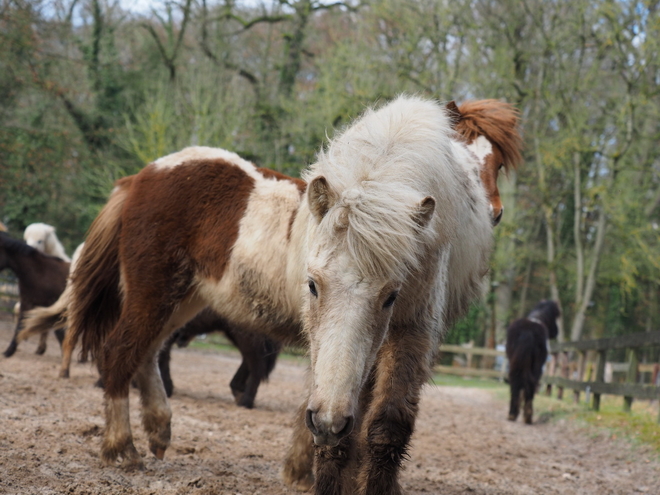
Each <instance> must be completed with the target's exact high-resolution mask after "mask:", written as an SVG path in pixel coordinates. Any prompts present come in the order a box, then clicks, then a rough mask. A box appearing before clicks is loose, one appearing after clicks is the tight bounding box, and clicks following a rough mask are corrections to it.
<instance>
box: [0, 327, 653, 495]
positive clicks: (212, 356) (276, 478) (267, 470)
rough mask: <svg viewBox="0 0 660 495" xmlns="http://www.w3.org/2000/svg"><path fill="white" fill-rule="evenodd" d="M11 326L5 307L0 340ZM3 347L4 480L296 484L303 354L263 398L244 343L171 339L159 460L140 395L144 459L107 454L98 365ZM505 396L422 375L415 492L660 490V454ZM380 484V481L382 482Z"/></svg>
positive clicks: (139, 440)
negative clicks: (254, 387)
mask: <svg viewBox="0 0 660 495" xmlns="http://www.w3.org/2000/svg"><path fill="white" fill-rule="evenodd" d="M10 332H11V326H10V323H9V322H7V321H0V350H3V349H4V348H5V347H6V346H7V344H8V342H9V338H10ZM35 348H36V342H32V341H30V342H27V343H23V344H22V345H21V346H20V347H19V350H18V352H17V353H16V355H15V356H14V357H12V358H10V359H5V358H4V357H0V493H7V494H40V495H44V494H60V493H66V494H77V495H82V494H112V495H114V494H141V495H146V494H159V495H160V494H166V495H167V494H200V495H211V494H232V495H236V494H241V495H256V494H261V495H279V494H285V493H295V492H292V491H291V490H288V489H287V488H286V487H285V486H284V485H283V483H282V482H281V480H280V468H281V463H282V459H283V457H284V454H285V452H286V449H287V445H288V441H289V437H290V434H291V420H292V416H293V413H294V411H295V409H296V407H297V405H298V402H299V400H300V396H301V389H302V383H303V377H304V373H305V368H304V365H302V364H299V363H296V362H292V361H290V360H280V361H279V362H278V364H277V367H276V369H275V371H274V372H273V374H272V377H271V380H270V382H269V383H268V384H265V385H262V387H261V389H260V390H259V394H258V396H257V403H256V408H255V409H254V410H245V409H241V408H238V407H236V406H235V405H234V402H233V398H232V395H231V393H230V390H229V386H228V383H229V380H230V379H231V376H232V375H233V373H234V371H235V370H236V368H237V367H238V364H239V357H238V354H237V353H231V352H227V353H224V354H218V353H211V352H203V351H200V350H191V349H184V350H175V351H174V354H173V359H172V376H173V379H174V382H175V386H176V390H175V394H174V396H173V397H172V400H171V405H172V411H173V420H172V445H171V447H170V449H169V450H168V451H167V454H166V456H165V460H164V461H158V460H156V459H155V458H154V457H153V456H152V455H151V453H149V454H148V455H147V447H146V439H145V437H144V435H143V433H142V428H141V426H140V422H139V411H138V407H137V404H138V399H137V396H136V394H135V392H131V403H132V404H133V408H132V411H131V418H132V425H133V433H134V436H135V444H136V447H137V448H138V450H139V451H140V452H141V453H142V454H143V455H145V456H146V469H145V470H144V471H141V472H135V473H126V472H123V471H121V470H119V469H116V468H108V467H103V466H102V465H101V462H100V460H99V457H98V453H99V446H100V442H101V434H102V430H103V417H102V415H101V414H102V393H101V390H99V389H98V388H94V387H93V383H94V381H95V380H96V375H95V372H94V369H93V368H92V367H91V366H89V365H88V364H78V363H76V364H74V366H73V368H72V377H71V379H69V380H61V379H58V378H57V369H58V364H59V348H58V346H57V344H56V342H55V339H54V338H53V337H52V336H50V337H49V348H48V351H47V353H46V355H44V356H36V355H34V350H35ZM506 412H507V410H506V404H505V403H504V402H503V401H502V400H501V399H500V400H497V399H496V398H494V397H493V396H492V394H491V393H489V392H488V391H484V390H477V389H463V388H454V387H435V386H428V387H426V389H425V393H424V397H423V400H422V403H421V413H420V415H419V418H418V423H417V429H416V432H415V435H414V438H413V442H412V449H411V452H410V460H409V461H408V462H407V463H406V468H405V471H404V472H403V475H402V481H403V486H404V488H405V491H406V493H408V494H411V495H412V494H447V495H454V494H466V493H469V494H479V495H495V494H521V495H522V494H580V495H585V494H598V495H605V494H634V493H649V494H659V493H660V465H659V464H658V462H657V457H656V456H653V455H652V454H651V453H650V452H649V451H645V450H644V449H643V448H640V447H635V448H632V447H631V446H630V445H629V444H627V443H625V442H622V441H619V440H612V439H611V438H610V436H609V435H607V434H605V433H601V434H598V433H594V431H593V430H586V429H584V428H580V427H577V426H575V425H572V424H570V423H568V422H560V421H555V422H546V423H539V424H535V425H533V426H531V427H530V426H525V425H523V424H521V423H520V422H517V423H511V422H509V421H507V420H506ZM374 495H377V494H374Z"/></svg>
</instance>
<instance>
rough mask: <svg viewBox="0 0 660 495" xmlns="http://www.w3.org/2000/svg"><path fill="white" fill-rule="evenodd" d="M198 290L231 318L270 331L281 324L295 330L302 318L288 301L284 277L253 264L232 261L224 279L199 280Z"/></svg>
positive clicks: (241, 323) (268, 332)
mask: <svg viewBox="0 0 660 495" xmlns="http://www.w3.org/2000/svg"><path fill="white" fill-rule="evenodd" d="M198 292H199V294H200V295H201V296H202V297H203V298H204V299H205V300H206V301H207V302H208V304H209V306H211V307H212V308H213V309H214V310H215V311H216V312H218V313H219V314H220V315H222V316H223V317H224V318H226V319H227V320H229V321H230V322H232V323H234V324H236V325H239V326H241V327H242V328H250V329H252V330H255V331H258V332H260V333H265V334H267V335H273V333H274V332H275V331H276V330H277V332H278V333H280V332H281V331H282V330H281V329H282V328H291V333H293V332H295V331H296V328H297V326H298V322H299V320H300V318H299V314H298V312H297V311H296V310H295V309H294V308H292V306H291V304H290V303H288V301H287V298H286V295H285V293H284V287H283V282H282V279H280V281H277V280H273V279H272V278H270V277H268V276H267V275H266V274H264V273H263V272H261V271H258V270H256V269H255V268H254V267H249V266H246V265H240V264H235V265H234V264H232V265H230V267H228V270H227V272H226V274H225V276H224V277H223V278H222V280H220V281H215V280H211V279H205V280H201V281H199V284H198ZM276 336H277V337H280V338H281V337H282V336H281V335H276ZM291 338H294V335H291Z"/></svg>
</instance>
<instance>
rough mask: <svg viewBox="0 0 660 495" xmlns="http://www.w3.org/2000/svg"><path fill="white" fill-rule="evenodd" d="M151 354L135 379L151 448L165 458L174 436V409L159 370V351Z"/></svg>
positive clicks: (157, 454)
mask: <svg viewBox="0 0 660 495" xmlns="http://www.w3.org/2000/svg"><path fill="white" fill-rule="evenodd" d="M150 354H151V355H149V356H147V358H146V359H145V361H144V362H143V363H142V365H141V366H140V368H139V369H138V371H137V373H136V374H135V381H136V383H137V386H138V389H140V398H141V402H142V425H143V426H144V429H145V431H146V432H147V435H148V436H149V450H151V452H152V453H153V454H154V455H155V456H156V457H157V458H158V459H163V457H164V456H165V450H167V447H169V445H170V438H171V436H172V432H171V426H170V425H171V420H172V411H171V410H170V406H169V404H168V401H167V395H166V393H165V387H164V386H163V381H162V380H161V378H160V373H159V371H158V359H157V352H153V351H152V352H151V353H150Z"/></svg>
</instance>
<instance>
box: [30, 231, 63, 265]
mask: <svg viewBox="0 0 660 495" xmlns="http://www.w3.org/2000/svg"><path fill="white" fill-rule="evenodd" d="M23 239H25V242H27V244H28V246H32V247H33V248H35V249H38V250H39V251H41V252H42V253H44V254H49V255H51V256H57V257H58V258H60V259H62V260H64V261H68V262H71V258H69V257H68V256H67V255H66V252H65V251H64V247H63V246H62V243H60V241H59V239H58V238H57V235H56V234H55V227H53V226H52V225H48V224H45V223H32V224H30V225H28V226H27V227H26V228H25V232H24V233H23Z"/></svg>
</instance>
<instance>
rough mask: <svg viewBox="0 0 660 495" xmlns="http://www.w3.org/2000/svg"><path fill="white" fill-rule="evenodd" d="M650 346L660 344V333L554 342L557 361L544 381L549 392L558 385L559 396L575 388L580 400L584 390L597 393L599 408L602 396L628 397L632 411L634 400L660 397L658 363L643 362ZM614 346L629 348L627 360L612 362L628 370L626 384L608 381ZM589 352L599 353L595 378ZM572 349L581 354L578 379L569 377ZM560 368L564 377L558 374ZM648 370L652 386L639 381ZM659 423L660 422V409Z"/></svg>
mask: <svg viewBox="0 0 660 495" xmlns="http://www.w3.org/2000/svg"><path fill="white" fill-rule="evenodd" d="M649 346H660V332H643V333H635V334H631V335H625V336H622V337H613V338H607V339H596V340H583V341H579V342H563V343H557V342H553V343H551V345H550V351H551V352H552V354H553V356H554V359H553V363H552V365H551V366H550V370H549V373H547V374H546V375H544V377H543V379H542V380H543V382H545V383H546V384H548V385H549V387H548V391H549V392H550V390H551V386H552V385H556V386H557V387H558V393H557V397H558V398H560V399H561V398H562V394H563V389H564V388H568V389H571V390H573V394H574V398H575V400H576V401H579V397H580V392H586V393H593V403H592V407H593V409H594V410H596V411H598V410H599V409H600V397H601V395H604V394H605V395H618V396H622V397H623V399H624V402H623V409H624V411H630V408H631V406H632V401H633V399H646V400H660V386H658V384H657V380H658V376H657V375H658V369H659V367H658V365H653V364H650V365H649V364H643V365H640V363H639V356H640V351H641V349H642V348H647V347H649ZM613 349H626V350H627V356H628V360H627V362H626V363H616V364H612V363H610V367H611V369H612V370H613V371H618V372H625V373H626V382H625V383H605V367H606V359H607V351H609V350H613ZM589 351H593V352H596V353H597V360H596V366H595V376H594V377H593V380H592V379H591V375H592V371H593V368H592V367H591V366H588V365H587V352H589ZM569 352H573V353H575V354H576V355H577V365H576V369H575V371H574V373H573V374H574V375H576V376H574V377H573V378H576V379H569V369H570V366H569V362H568V357H567V355H568V353H569ZM615 368H616V370H615ZM557 371H558V374H559V375H560V376H556V375H557ZM645 372H646V373H649V372H650V373H652V374H653V378H652V380H651V382H652V383H651V384H650V385H643V384H640V383H638V380H639V376H640V375H641V374H642V373H645ZM658 423H660V411H659V413H658Z"/></svg>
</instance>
